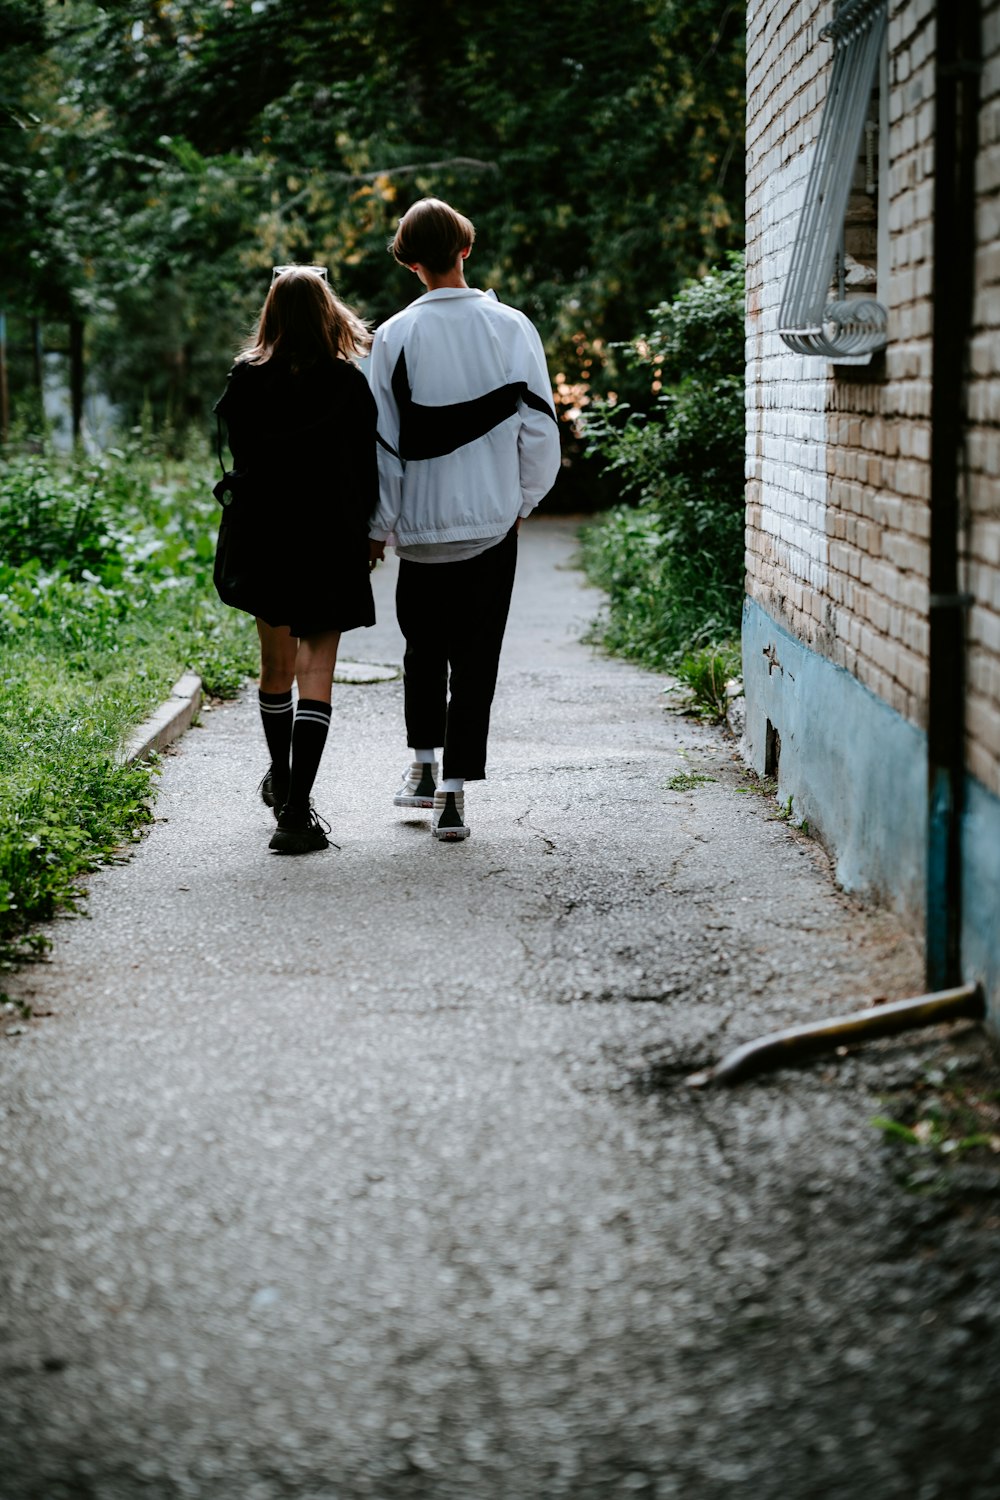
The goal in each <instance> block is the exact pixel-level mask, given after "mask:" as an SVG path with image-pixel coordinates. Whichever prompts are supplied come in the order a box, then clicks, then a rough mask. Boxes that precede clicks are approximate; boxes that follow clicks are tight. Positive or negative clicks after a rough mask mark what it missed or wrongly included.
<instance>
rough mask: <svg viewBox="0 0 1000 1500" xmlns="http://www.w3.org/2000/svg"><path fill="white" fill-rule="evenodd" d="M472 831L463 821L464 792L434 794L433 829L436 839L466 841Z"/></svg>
mask: <svg viewBox="0 0 1000 1500" xmlns="http://www.w3.org/2000/svg"><path fill="white" fill-rule="evenodd" d="M471 832H472V830H471V829H470V828H469V826H468V824H467V823H466V821H465V793H464V792H435V793H434V828H433V833H434V837H435V838H436V839H449V840H452V841H454V840H456V839H467V838H468V837H469V834H470V833H471Z"/></svg>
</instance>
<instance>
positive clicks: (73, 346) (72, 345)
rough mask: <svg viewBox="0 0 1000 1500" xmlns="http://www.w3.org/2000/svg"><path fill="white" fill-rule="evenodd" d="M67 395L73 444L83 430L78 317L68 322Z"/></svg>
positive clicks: (80, 324) (81, 345)
mask: <svg viewBox="0 0 1000 1500" xmlns="http://www.w3.org/2000/svg"><path fill="white" fill-rule="evenodd" d="M69 395H70V407H71V410H72V414H73V420H72V431H73V443H74V446H75V445H76V444H77V443H79V441H80V438H81V435H82V432H83V321H82V319H80V318H71V319H70V324H69Z"/></svg>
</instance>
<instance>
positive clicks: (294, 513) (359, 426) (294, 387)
mask: <svg viewBox="0 0 1000 1500" xmlns="http://www.w3.org/2000/svg"><path fill="white" fill-rule="evenodd" d="M216 411H217V412H218V413H219V414H220V416H221V417H222V418H223V419H224V420H225V423H226V426H227V429H228V432H229V447H230V449H231V451H232V455H233V463H234V466H235V469H236V472H237V475H238V476H239V478H238V481H237V483H236V485H235V487H234V491H233V493H234V496H235V498H234V501H233V504H232V505H230V506H229V507H227V509H226V510H225V512H224V513H223V523H222V527H221V529H220V534H219V549H218V552H217V556H216V585H217V587H218V589H219V593H220V594H221V596H222V597H223V598H224V599H225V600H226V602H227V603H232V604H235V605H236V606H237V607H238V608H240V609H244V610H246V611H247V613H249V614H253V615H259V616H260V617H261V619H263V620H265V621H266V622H267V623H268V624H269V625H288V626H289V627H290V629H291V631H292V634H293V635H297V636H302V635H315V634H318V633H319V632H320V631H324V630H352V629H354V628H355V627H357V626H359V625H372V624H374V622H375V605H374V601H373V599H372V591H371V584H370V582H369V576H368V572H369V570H368V526H369V522H370V519H371V516H372V514H373V512H374V510H375V507H376V504H377V502H378V468H377V461H376V450H375V401H374V398H373V396H372V394H371V391H370V390H369V388H368V382H367V380H366V379H365V377H364V375H362V373H361V371H360V370H359V369H358V368H357V366H356V365H352V364H348V363H347V362H346V361H345V360H340V359H338V360H326V361H324V362H322V363H317V364H315V365H313V366H311V367H310V368H308V369H305V370H303V371H301V372H300V373H298V374H293V373H292V371H291V370H289V369H288V367H287V366H286V365H283V364H281V363H279V362H278V361H277V360H268V361H267V362H266V363H265V364H261V365H251V364H247V363H246V362H245V361H240V362H239V363H238V364H235V365H234V366H233V368H232V370H230V372H229V383H228V385H227V387H226V390H225V392H224V394H223V395H222V396H221V398H220V399H219V401H218V402H217V404H216Z"/></svg>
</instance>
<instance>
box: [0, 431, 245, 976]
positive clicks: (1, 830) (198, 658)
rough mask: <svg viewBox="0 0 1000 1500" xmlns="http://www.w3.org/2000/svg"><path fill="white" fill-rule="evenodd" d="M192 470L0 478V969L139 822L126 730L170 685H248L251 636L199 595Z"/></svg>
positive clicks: (197, 495) (145, 786) (120, 467)
mask: <svg viewBox="0 0 1000 1500" xmlns="http://www.w3.org/2000/svg"><path fill="white" fill-rule="evenodd" d="M208 469H209V465H208V460H207V456H206V455H204V454H202V455H201V456H200V458H199V459H198V460H197V461H195V462H193V463H191V464H190V465H189V466H186V467H183V468H180V467H178V468H175V469H173V470H170V471H168V472H167V473H166V474H164V473H163V472H162V466H161V465H160V464H159V463H157V464H155V465H154V464H153V463H152V462H151V461H150V459H149V458H148V457H146V456H144V454H143V452H142V449H141V445H139V444H134V445H133V446H131V447H130V448H128V449H125V450H115V451H114V452H112V453H109V454H108V455H106V456H105V458H104V459H103V460H102V461H101V462H100V463H87V464H77V465H69V466H62V465H59V464H56V463H54V462H53V461H52V460H50V459H48V458H46V457H44V456H41V455H33V456H27V457H20V458H16V459H13V460H11V461H9V462H7V463H5V464H3V465H2V466H0V557H2V558H3V559H4V561H3V563H2V564H0V686H2V692H0V962H2V961H4V960H6V961H11V960H12V959H13V958H14V957H16V956H19V955H24V954H25V953H28V952H30V951H31V948H32V945H33V941H34V939H33V935H32V933H31V931H30V928H31V924H33V923H35V922H38V921H40V920H43V919H44V918H46V917H49V916H51V915H52V914H53V912H56V911H59V910H66V909H70V908H72V907H73V906H74V905H75V904H76V900H77V894H78V881H79V878H80V876H81V875H82V874H83V873H84V872H85V871H87V870H90V869H92V868H93V867H94V866H95V865H96V864H98V863H100V862H101V861H102V860H106V859H109V858H112V857H114V856H115V854H116V851H118V850H119V849H120V848H121V847H122V846H123V843H125V844H127V842H128V840H129V839H131V838H132V837H135V836H137V835H138V832H139V830H140V829H141V827H142V825H143V824H144V823H145V822H146V821H148V818H149V816H150V814H149V804H148V798H149V792H150V776H151V772H150V769H149V767H146V766H130V767H129V766H124V765H123V764H122V763H121V746H122V743H123V741H124V740H125V739H126V738H127V736H128V733H129V731H130V730H131V729H132V728H133V727H134V726H135V725H136V724H138V723H139V722H141V720H142V719H143V718H144V717H145V715H146V714H147V713H148V712H149V710H150V709H152V708H153V707H154V706H155V705H156V704H157V703H159V702H160V701H161V700H162V699H163V697H165V695H166V693H167V692H168V691H169V689H170V687H171V685H172V684H173V682H175V681H176V679H177V677H178V676H179V675H180V674H181V672H182V671H184V670H185V669H187V668H191V669H192V670H194V671H197V672H199V673H200V674H201V676H202V678H203V681H204V684H205V687H206V690H207V691H208V692H210V693H214V694H218V695H220V696H222V695H226V694H231V693H232V692H234V691H236V689H237V688H238V687H239V686H240V684H241V682H242V681H243V680H245V677H246V676H247V674H248V673H249V671H250V670H252V668H253V665H254V661H255V644H256V643H255V637H254V635H253V628H252V625H251V624H250V622H249V620H247V619H246V617H244V616H239V615H237V614H235V612H234V611H231V610H227V609H225V608H224V607H223V606H222V605H221V604H220V603H219V602H218V600H217V598H216V597H215V594H214V590H213V588H212V583H211V570H212V559H213V554H214V533H215V527H216V524H217V514H218V507H217V506H216V505H215V502H214V501H213V500H212V498H211V494H210V488H209V485H210V481H209V478H208Z"/></svg>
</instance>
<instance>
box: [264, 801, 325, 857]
mask: <svg viewBox="0 0 1000 1500" xmlns="http://www.w3.org/2000/svg"><path fill="white" fill-rule="evenodd" d="M329 832H330V825H329V823H328V822H327V821H326V819H325V818H321V817H319V816H318V814H317V813H315V812H314V811H313V809H312V808H311V807H309V808H307V809H306V811H305V812H297V811H294V810H293V809H290V808H287V807H283V808H282V809H281V813H280V816H279V818H278V826H277V828H276V829H275V830H274V832H273V834H272V835H271V842H270V843H269V844H268V846H267V847H268V848H269V849H273V850H274V852H275V854H311V853H312V851H313V850H314V849H329V848H330V840H329V839H328V838H327V834H328V833H329ZM337 847H338V845H337V844H334V845H333V848H334V849H336V848H337Z"/></svg>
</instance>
